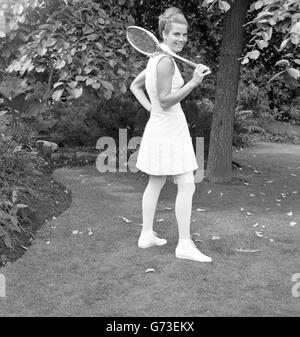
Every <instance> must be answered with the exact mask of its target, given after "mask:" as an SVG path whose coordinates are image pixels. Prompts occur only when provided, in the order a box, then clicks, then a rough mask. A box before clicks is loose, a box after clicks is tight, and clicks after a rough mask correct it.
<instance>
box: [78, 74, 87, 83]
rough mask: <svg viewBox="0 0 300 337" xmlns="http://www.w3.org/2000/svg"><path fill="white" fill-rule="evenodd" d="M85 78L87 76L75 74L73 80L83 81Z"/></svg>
mask: <svg viewBox="0 0 300 337" xmlns="http://www.w3.org/2000/svg"><path fill="white" fill-rule="evenodd" d="M87 78H88V77H87V76H81V75H77V76H76V77H75V80H76V81H77V82H80V81H85V80H86V79H87Z"/></svg>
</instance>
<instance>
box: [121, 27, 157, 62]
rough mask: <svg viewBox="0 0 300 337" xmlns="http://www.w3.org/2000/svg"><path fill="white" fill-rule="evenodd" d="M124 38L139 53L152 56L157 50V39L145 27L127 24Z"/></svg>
mask: <svg viewBox="0 0 300 337" xmlns="http://www.w3.org/2000/svg"><path fill="white" fill-rule="evenodd" d="M126 38H127V41H128V42H129V43H130V45H131V46H132V47H133V48H134V49H136V50H137V51H139V52H140V53H142V54H144V55H147V56H152V55H155V54H157V53H158V52H159V50H160V48H159V41H158V40H157V38H156V37H155V35H154V34H152V33H151V32H149V31H148V30H147V29H144V28H142V27H138V26H129V27H127V29H126Z"/></svg>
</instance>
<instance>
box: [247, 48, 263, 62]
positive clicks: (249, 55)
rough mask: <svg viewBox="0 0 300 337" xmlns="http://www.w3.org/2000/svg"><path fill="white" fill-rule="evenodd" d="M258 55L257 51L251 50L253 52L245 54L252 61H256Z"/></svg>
mask: <svg viewBox="0 0 300 337" xmlns="http://www.w3.org/2000/svg"><path fill="white" fill-rule="evenodd" d="M259 55H260V52H259V50H253V51H251V52H249V53H247V56H248V57H249V58H250V59H252V60H256V59H257V58H258V57H259Z"/></svg>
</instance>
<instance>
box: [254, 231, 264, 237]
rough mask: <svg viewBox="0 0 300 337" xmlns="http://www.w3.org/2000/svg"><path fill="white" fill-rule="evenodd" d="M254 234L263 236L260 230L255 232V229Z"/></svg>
mask: <svg viewBox="0 0 300 337" xmlns="http://www.w3.org/2000/svg"><path fill="white" fill-rule="evenodd" d="M255 234H256V235H257V236H259V237H260V238H261V237H263V234H262V232H257V231H255Z"/></svg>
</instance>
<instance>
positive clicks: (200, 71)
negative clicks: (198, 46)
mask: <svg viewBox="0 0 300 337" xmlns="http://www.w3.org/2000/svg"><path fill="white" fill-rule="evenodd" d="M210 73H211V70H210V68H209V67H207V66H205V65H204V64H198V65H197V67H196V68H195V70H194V74H193V78H192V79H191V82H192V84H193V85H194V86H198V85H199V84H200V83H201V82H202V80H203V78H204V76H206V75H208V74H210Z"/></svg>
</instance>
